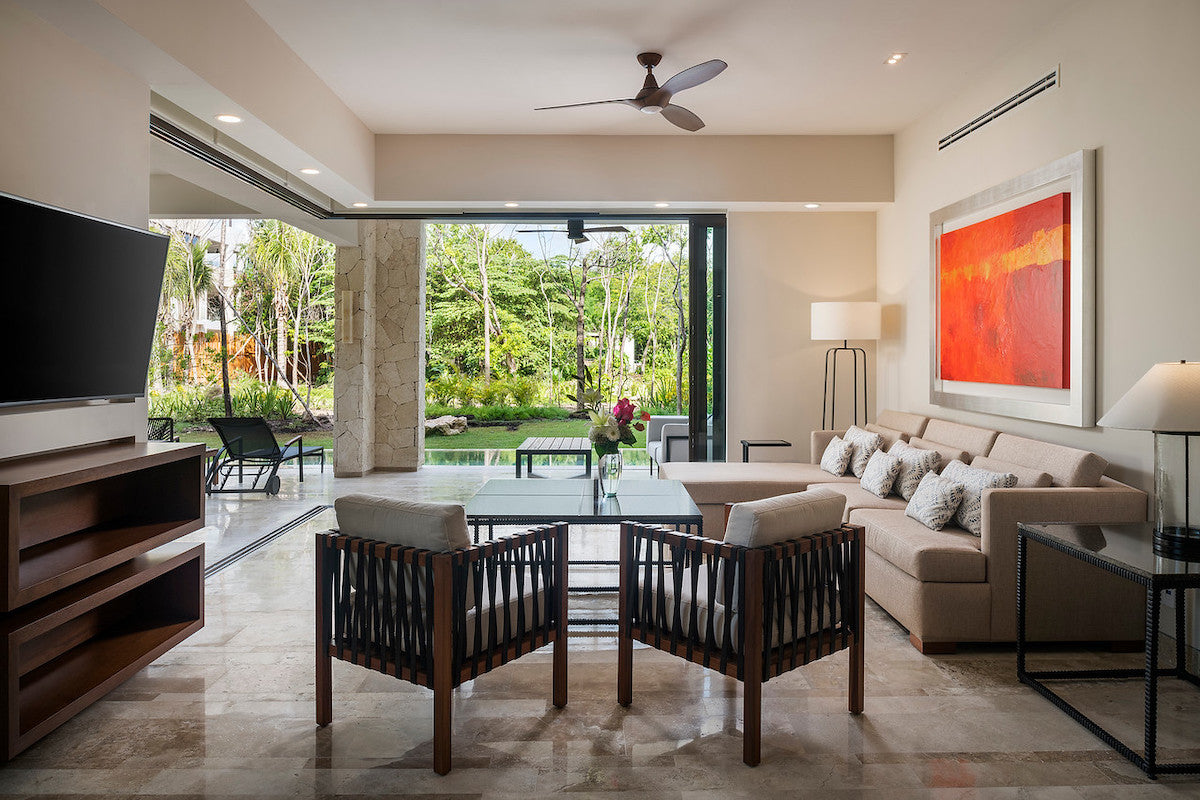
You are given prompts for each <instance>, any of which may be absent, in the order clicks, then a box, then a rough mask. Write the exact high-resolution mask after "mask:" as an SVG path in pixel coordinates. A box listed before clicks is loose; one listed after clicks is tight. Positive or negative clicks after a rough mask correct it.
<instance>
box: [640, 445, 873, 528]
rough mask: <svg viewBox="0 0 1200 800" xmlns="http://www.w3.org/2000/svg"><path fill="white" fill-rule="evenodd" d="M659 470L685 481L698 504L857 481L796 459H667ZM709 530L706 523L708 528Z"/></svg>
mask: <svg viewBox="0 0 1200 800" xmlns="http://www.w3.org/2000/svg"><path fill="white" fill-rule="evenodd" d="M658 474H659V477H660V478H663V479H666V480H675V481H680V482H681V483H683V485H684V487H685V488H686V489H687V491H688V494H690V495H691V496H692V500H693V501H695V503H696V504H697V505H703V504H706V503H742V502H745V501H747V500H761V499H762V498H764V497H774V496H775V495H778V494H788V493H790V492H800V491H803V490H804V489H807V488H808V487H809V485H810V484H814V483H842V482H845V483H851V484H857V483H858V480H857V479H855V478H854V476H853V475H845V476H840V477H836V478H835V477H834V476H832V475H830V474H829V473H828V472H823V471H822V470H821V468H820V466H818V465H816V464H800V463H797V462H769V461H758V462H755V461H751V462H750V463H749V464H743V463H741V462H728V463H717V462H713V463H706V462H702V461H668V462H666V463H664V464H662V465H661V469H660V470H659V473H658ZM708 530H709V527H708V526H705V531H706V532H707V531H708ZM719 530H720V528H717V529H716V530H714V531H713V533H711V534H709V535H715V534H716V533H717V531H719Z"/></svg>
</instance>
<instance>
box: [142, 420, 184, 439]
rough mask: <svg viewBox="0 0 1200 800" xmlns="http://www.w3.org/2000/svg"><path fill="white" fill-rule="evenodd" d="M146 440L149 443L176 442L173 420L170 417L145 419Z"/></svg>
mask: <svg viewBox="0 0 1200 800" xmlns="http://www.w3.org/2000/svg"><path fill="white" fill-rule="evenodd" d="M146 439H147V440H148V441H151V442H178V441H179V437H178V436H176V435H175V420H174V419H173V418H171V417H147V418H146Z"/></svg>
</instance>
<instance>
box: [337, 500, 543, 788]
mask: <svg viewBox="0 0 1200 800" xmlns="http://www.w3.org/2000/svg"><path fill="white" fill-rule="evenodd" d="M334 509H335V510H336V513H337V521H338V528H339V529H338V530H336V531H329V532H326V533H318V534H317V560H316V587H317V602H316V646H317V647H316V650H317V652H316V655H317V664H316V666H317V675H316V686H317V692H316V712H317V724H318V725H321V726H324V725H328V724H329V723H330V722H332V721H333V686H332V674H331V673H332V667H333V664H332V659H334V658H337V659H340V660H343V661H349V662H350V663H352V664H358V665H359V666H362V667H366V668H368V669H373V670H376V671H378V672H382V673H383V674H385V675H391V676H393V677H396V678H399V679H400V680H404V681H408V682H410V683H414V684H416V685H417V686H424V687H426V688H429V689H432V690H433V769H434V771H435V772H437V773H438V774H439V775H445V774H446V773H447V772H449V771H450V734H451V709H452V700H453V693H454V688H455V687H456V686H458V685H460V684H461V683H463V682H465V681H470V680H473V679H474V678H476V677H478V676H479V675H482V674H483V673H485V672H489V671H491V670H493V669H496V668H497V667H500V666H502V665H504V664H506V663H508V662H509V661H513V660H515V659H517V658H520V657H521V656H522V655H525V654H527V653H531V652H533V651H534V650H537V649H538V648H540V647H543V646H544V645H546V644H549V643H551V642H553V643H554V645H553V657H552V664H551V672H552V678H551V684H552V688H551V698H552V701H553V703H554V705H555V706H556V707H558V708H562V707H563V706H565V705H566V704H567V619H566V614H567V526H566V525H565V524H558V525H552V526H545V527H541V528H535V529H533V530H531V531H528V532H526V533H519V534H515V535H513V536H507V537H502V538H498V539H493V540H491V541H488V542H485V543H483V544H477V545H472V544H471V540H470V538H469V536H468V534H467V517H466V513H465V509H464V508H463V506H461V505H457V504H453V503H417V502H411V501H405V500H391V499H387V498H382V497H370V496H367V495H348V496H345V497H339V498H338V499H337V500H336V501H335V502H334ZM462 702H464V703H469V702H470V695H469V694H468V695H467V697H466V698H464V699H463V700H462ZM351 724H352V723H351Z"/></svg>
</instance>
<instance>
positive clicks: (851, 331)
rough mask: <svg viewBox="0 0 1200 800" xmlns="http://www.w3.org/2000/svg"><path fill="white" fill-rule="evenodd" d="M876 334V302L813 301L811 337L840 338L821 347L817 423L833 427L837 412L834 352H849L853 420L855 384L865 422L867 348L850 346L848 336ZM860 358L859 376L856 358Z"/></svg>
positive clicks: (875, 336)
mask: <svg viewBox="0 0 1200 800" xmlns="http://www.w3.org/2000/svg"><path fill="white" fill-rule="evenodd" d="M879 334H880V305H879V303H813V304H812V339H813V341H824V340H829V339H833V340H837V339H841V340H842V344H841V346H840V347H831V348H829V349H828V350H826V351H825V395H824V398H823V399H822V401H821V427H822V428H824V429H825V430H834V429H835V428H836V427H837V426H836V424H835V423H834V417H835V416H836V413H837V366H838V356H839V355H841V354H842V353H849V354H850V361H851V362H852V364H851V365H852V367H853V369H854V423H853V424H855V425H857V424H858V411H859V408H860V401H859V394H860V391H859V387H860V384H861V387H862V390H861V395H862V401H861V408H862V417H863V419H862V421H863V423H864V424H865V423H866V422H867V351H866V350H864V349H863V348H861V347H850V340H851V339H853V340H856V341H857V340H862V339H872V340H873V339H878V338H879ZM860 360H861V362H862V373H861V377H860V374H859V361H860Z"/></svg>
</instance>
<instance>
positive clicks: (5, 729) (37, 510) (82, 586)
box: [0, 442, 204, 759]
mask: <svg viewBox="0 0 1200 800" xmlns="http://www.w3.org/2000/svg"><path fill="white" fill-rule="evenodd" d="M203 462H204V446H203V445H199V444H196V445H185V444H172V443H167V442H139V443H134V442H127V443H116V444H104V445H97V446H93V447H85V448H79V449H76V450H70V451H65V452H60V453H51V454H46V455H40V456H30V457H27V458H20V459H15V460H12V461H6V462H0V576H2V579H3V587H2V591H0V635H2V636H3V644H4V646H3V648H0V679H2V680H3V681H4V695H3V697H4V701H3V705H2V707H0V711H2V712H3V714H4V719H3V722H2V724H0V757H3V758H4V759H11V758H13V757H14V756H15V755H16V754H18V753H20V752H21V751H22V750H24V749H25V748H27V747H29V746H30V745H31V744H33V743H34V742H36V741H37V740H38V739H40V738H41V737H43V736H45V735H46V734H47V733H49V732H50V731H52V730H54V729H55V728H57V727H58V726H59V725H61V724H62V723H64V722H66V721H67V720H69V719H70V718H71V717H73V716H74V715H75V714H78V713H79V712H80V711H82V710H83V709H84V708H86V707H87V706H89V705H91V704H92V703H94V702H95V701H96V700H98V699H100V698H101V697H103V696H104V695H105V694H107V693H108V692H109V691H111V690H112V689H114V688H115V687H117V686H118V685H120V684H121V683H122V682H124V681H125V680H127V679H128V678H129V677H131V676H132V675H133V674H134V673H135V672H137V671H138V670H139V669H141V668H142V667H144V666H146V665H147V664H149V663H150V662H151V661H153V660H154V659H156V658H158V657H159V656H160V655H162V654H163V653H165V652H167V651H168V650H170V649H171V648H172V647H174V646H175V645H177V644H178V643H179V642H182V641H183V640H184V639H186V638H187V637H188V636H190V635H192V634H193V633H195V632H196V631H198V630H200V628H201V627H203V625H204V545H203V544H196V545H188V544H183V543H180V542H175V541H174V540H175V539H178V538H179V537H180V536H183V535H184V534H186V533H190V532H192V531H195V530H197V529H199V528H201V527H203V525H204V494H203V474H204V469H203Z"/></svg>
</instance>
